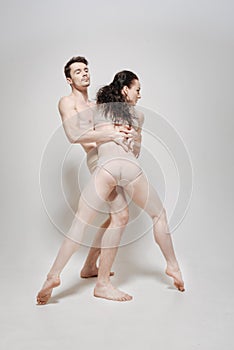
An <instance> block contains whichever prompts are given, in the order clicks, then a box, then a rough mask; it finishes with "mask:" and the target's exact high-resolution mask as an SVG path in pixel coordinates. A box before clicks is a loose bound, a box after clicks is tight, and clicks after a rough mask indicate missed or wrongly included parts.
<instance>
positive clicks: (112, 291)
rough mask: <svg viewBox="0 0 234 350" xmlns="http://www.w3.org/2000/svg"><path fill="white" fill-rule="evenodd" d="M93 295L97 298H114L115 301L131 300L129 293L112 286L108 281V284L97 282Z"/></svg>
mask: <svg viewBox="0 0 234 350" xmlns="http://www.w3.org/2000/svg"><path fill="white" fill-rule="evenodd" d="M94 296H95V297H97V298H104V299H108V300H115V301H129V300H132V296H131V295H129V294H127V293H125V292H122V291H121V290H119V289H117V288H115V287H113V286H112V284H111V283H108V284H100V283H97V284H96V286H95V288H94Z"/></svg>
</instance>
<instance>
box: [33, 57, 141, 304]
mask: <svg viewBox="0 0 234 350" xmlns="http://www.w3.org/2000/svg"><path fill="white" fill-rule="evenodd" d="M64 72H65V76H66V79H67V82H68V83H69V84H70V86H71V89H72V92H71V94H70V95H69V96H64V97H62V98H61V99H60V101H59V112H60V115H61V118H62V122H63V127H64V130H65V133H66V135H67V137H68V140H69V141H70V142H71V143H79V144H81V146H82V147H83V149H84V150H85V152H86V153H87V165H88V167H89V170H90V172H91V173H92V172H93V171H94V170H95V167H96V164H97V160H98V156H97V151H96V142H97V141H98V142H108V141H114V142H116V143H118V144H121V145H122V147H123V148H125V147H126V146H125V144H124V141H125V140H129V139H131V138H134V141H135V154H136V155H137V154H139V151H140V142H141V134H140V132H138V133H136V132H135V131H134V130H128V129H127V128H126V127H118V129H116V130H108V129H107V130H98V131H95V130H94V129H93V120H92V107H94V105H95V104H94V103H93V102H91V101H90V100H89V98H88V91H87V89H88V87H89V85H90V75H89V69H88V62H87V60H86V59H85V58H84V57H80V56H78V57H73V58H71V59H70V60H69V61H68V62H67V64H66V65H65V68H64ZM78 113H79V116H78ZM121 191H122V192H121ZM110 200H111V208H112V210H111V215H110V217H109V219H108V220H106V221H105V222H104V224H103V225H102V226H101V228H100V229H99V231H98V232H97V234H96V236H95V238H94V241H93V244H92V247H91V248H90V251H89V254H88V256H87V259H86V261H85V264H84V266H83V268H82V270H81V273H80V276H81V277H82V278H89V277H96V276H97V275H98V267H97V259H98V257H99V255H100V253H101V248H100V247H101V241H102V236H103V234H104V232H105V230H106V229H107V227H113V228H115V229H116V228H118V234H119V235H121V234H122V232H123V231H124V228H125V226H126V224H127V222H128V208H127V203H126V199H125V197H124V192H123V190H122V189H120V191H119V194H117V192H116V190H114V191H113V192H112V193H111V195H110ZM65 244H66V241H65ZM63 249H64V247H63ZM65 250H66V249H65ZM75 250H76V243H74V251H75ZM116 250H117V247H112V248H105V249H102V254H101V262H102V269H101V272H99V277H100V273H101V274H103V276H106V274H107V273H109V271H107V269H108V267H107V268H105V261H106V262H109V261H110V260H113V255H115V253H116ZM56 262H57V260H55V264H56ZM101 262H100V264H101ZM107 265H108V264H107ZM52 269H53V267H52ZM110 274H113V273H110ZM59 284H60V278H59V276H55V275H50V273H49V274H48V276H47V280H46V281H45V283H44V285H43V287H42V289H41V291H40V292H39V293H38V296H37V301H38V304H46V303H47V301H48V300H49V298H50V296H51V294H52V290H53V288H54V287H57V286H58V285H59ZM95 290H96V293H98V296H99V297H103V298H106V299H111V300H119V301H120V300H130V299H131V298H132V297H131V296H129V295H128V294H126V293H124V292H122V291H120V290H118V289H116V288H113V287H112V286H110V288H109V287H107V288H104V289H103V288H102V289H101V288H100V290H98V288H97V287H96V289H95Z"/></svg>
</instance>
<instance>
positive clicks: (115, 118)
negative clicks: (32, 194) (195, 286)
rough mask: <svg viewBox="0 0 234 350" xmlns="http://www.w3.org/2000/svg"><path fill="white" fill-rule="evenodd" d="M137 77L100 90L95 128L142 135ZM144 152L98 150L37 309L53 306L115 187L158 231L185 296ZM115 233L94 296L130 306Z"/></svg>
mask: <svg viewBox="0 0 234 350" xmlns="http://www.w3.org/2000/svg"><path fill="white" fill-rule="evenodd" d="M140 97H141V96H140V83H139V79H138V77H137V76H136V75H135V74H134V73H132V72H130V71H122V72H119V73H117V74H116V75H115V77H114V80H113V82H112V83H111V84H110V85H107V86H105V87H103V88H102V89H100V90H99V92H98V94H97V105H98V106H97V111H96V113H95V116H94V124H95V128H115V127H117V125H120V124H121V125H122V124H125V125H127V126H128V127H134V128H135V129H136V130H138V132H139V131H140V128H141V126H142V124H143V119H144V116H143V115H142V114H141V113H139V112H138V113H137V112H136V111H135V109H134V106H135V104H136V103H137V101H138V99H139V98H140ZM138 152H139V149H138V147H137V145H135V146H134V145H133V144H132V142H131V140H130V142H129V144H128V151H125V150H124V149H123V147H121V146H119V145H117V144H116V143H114V142H112V141H111V142H107V143H101V144H98V155H99V161H98V167H97V169H96V171H95V172H94V174H93V175H92V178H91V180H90V182H89V184H88V185H87V186H86V187H85V189H84V191H83V192H82V194H81V197H80V201H79V205H78V210H77V213H76V217H75V219H74V220H73V223H72V226H71V228H70V230H69V232H68V234H67V237H66V238H65V239H64V242H63V243H62V246H61V248H60V250H59V253H58V255H57V258H56V260H55V262H54V264H53V266H52V268H51V270H50V272H49V274H48V276H47V280H46V282H45V283H44V285H43V287H42V290H41V291H40V292H39V294H38V296H37V301H38V304H45V303H47V301H48V300H49V298H50V296H51V293H52V290H53V288H54V287H56V286H58V285H59V284H60V278H59V276H60V273H61V272H62V270H63V268H64V266H65V265H66V263H67V262H68V260H69V259H70V257H71V256H72V254H73V253H74V252H75V251H76V250H77V249H78V247H79V242H81V241H82V237H83V234H84V230H85V228H86V227H87V225H88V224H90V223H91V222H92V220H93V219H94V218H95V216H96V215H97V212H98V210H99V209H100V207H101V206H102V205H103V203H104V202H105V201H106V200H107V198H108V197H109V195H110V193H111V192H112V191H113V189H114V188H115V187H116V186H122V187H123V188H124V190H125V191H126V192H127V193H128V195H129V196H130V197H131V198H132V200H133V201H134V202H135V204H137V205H138V206H139V207H140V208H142V209H144V210H145V211H146V212H147V213H148V214H149V215H150V217H151V218H152V220H153V231H154V238H155V241H156V243H157V244H158V245H159V247H160V249H161V251H162V253H163V255H164V257H165V259H166V263H167V267H166V274H167V275H169V276H171V277H172V278H173V279H174V285H175V286H176V288H177V289H178V290H179V291H184V282H183V280H182V276H181V272H180V269H179V265H178V262H177V260H176V257H175V253H174V249H173V244H172V240H171V235H170V234H168V233H169V228H168V224H167V218H166V212H165V209H164V208H163V207H162V203H161V201H160V199H159V197H158V195H157V193H156V191H155V189H154V188H153V187H152V186H151V185H150V184H149V183H148V180H147V178H146V176H145V175H144V174H143V171H142V169H141V167H140V165H139V163H138V161H137V159H136V156H137V155H138ZM116 232H117V231H115V227H114V226H113V227H109V228H108V229H107V231H106V232H105V234H104V236H103V240H102V246H104V247H106V246H110V245H111V246H112V247H113V249H112V256H110V257H109V259H108V260H105V259H104V258H103V254H102V253H101V256H100V265H99V272H100V274H99V275H101V276H102V278H100V277H98V281H97V284H96V286H95V289H94V295H95V296H97V297H102V298H106V299H111V300H118V301H126V300H131V299H132V297H131V296H130V295H128V294H126V293H124V292H122V291H120V290H118V289H117V288H115V287H113V286H112V284H111V282H110V268H111V265H112V263H113V260H114V257H115V255H116V252H117V247H118V245H119V242H120V239H121V235H120V234H116Z"/></svg>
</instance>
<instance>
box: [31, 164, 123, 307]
mask: <svg viewBox="0 0 234 350" xmlns="http://www.w3.org/2000/svg"><path fill="white" fill-rule="evenodd" d="M115 185H116V183H115V181H114V179H113V177H112V176H111V175H110V174H108V173H107V172H106V171H104V170H102V169H101V170H99V169H98V171H97V172H95V173H94V174H93V176H92V178H91V180H90V182H89V184H88V185H87V186H86V188H85V189H84V191H83V192H82V194H81V197H80V200H79V205H78V210H77V213H76V215H75V218H74V220H73V222H72V225H71V227H70V229H69V231H68V233H67V236H66V237H65V238H64V240H63V242H62V245H61V247H60V249H59V252H58V254H57V256H56V259H55V261H54V263H53V265H52V267H51V269H50V271H49V273H48V275H47V279H46V281H45V283H44V284H43V287H42V289H41V291H40V292H39V293H38V295H37V302H38V304H46V303H47V302H48V300H49V298H50V296H51V294H52V290H53V288H54V287H57V286H58V285H59V284H60V274H61V272H62V270H63V268H64V267H65V265H66V264H67V262H68V261H69V259H70V258H71V256H72V255H73V254H74V253H75V252H76V251H77V249H78V248H79V246H80V242H81V241H82V238H83V234H84V231H85V228H86V227H87V226H88V225H89V224H90V223H91V222H92V220H93V219H94V218H95V216H96V215H97V213H98V211H97V210H98V208H100V206H101V205H102V204H103V201H105V200H106V199H107V198H108V196H109V195H110V193H111V191H112V190H113V188H114V186H115Z"/></svg>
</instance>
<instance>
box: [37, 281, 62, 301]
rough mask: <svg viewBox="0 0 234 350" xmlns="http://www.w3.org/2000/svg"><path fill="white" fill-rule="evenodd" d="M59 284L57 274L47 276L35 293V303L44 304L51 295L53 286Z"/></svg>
mask: <svg viewBox="0 0 234 350" xmlns="http://www.w3.org/2000/svg"><path fill="white" fill-rule="evenodd" d="M59 285H60V278H59V276H57V275H56V276H47V280H46V281H45V283H44V284H43V287H42V289H41V290H40V292H39V293H38V294H37V304H38V305H45V304H46V303H47V302H48V300H49V299H50V297H51V294H52V291H53V288H55V287H58V286H59Z"/></svg>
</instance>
